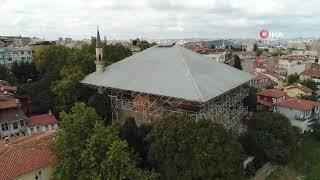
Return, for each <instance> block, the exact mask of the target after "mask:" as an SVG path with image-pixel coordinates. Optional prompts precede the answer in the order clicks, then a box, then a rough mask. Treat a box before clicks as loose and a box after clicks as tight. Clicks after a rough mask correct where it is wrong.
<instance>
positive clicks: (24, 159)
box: [0, 133, 55, 180]
mask: <svg viewBox="0 0 320 180" xmlns="http://www.w3.org/2000/svg"><path fill="white" fill-rule="evenodd" d="M51 140H52V134H49V133H38V134H34V135H31V136H20V137H17V138H11V139H10V143H8V144H7V145H5V142H4V140H2V141H0V153H1V154H0V180H8V179H13V178H15V177H19V176H21V175H24V174H27V173H30V172H32V171H35V170H38V169H41V168H43V167H46V166H49V165H52V164H53V163H54V161H55V157H54V155H53V154H52V153H51V152H50V151H49V150H48V149H46V147H45V146H44V145H46V144H48V143H49V142H50V141H51ZM11 141H13V142H14V143H11Z"/></svg>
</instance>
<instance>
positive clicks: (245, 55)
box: [235, 51, 257, 60]
mask: <svg viewBox="0 0 320 180" xmlns="http://www.w3.org/2000/svg"><path fill="white" fill-rule="evenodd" d="M235 54H236V55H238V56H239V58H240V59H242V60H254V59H255V58H256V57H257V55H256V52H254V51H240V52H235Z"/></svg>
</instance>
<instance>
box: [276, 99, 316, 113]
mask: <svg viewBox="0 0 320 180" xmlns="http://www.w3.org/2000/svg"><path fill="white" fill-rule="evenodd" d="M274 105H275V106H282V107H288V108H293V109H300V110H310V109H312V108H314V107H316V106H320V103H319V102H315V101H309V100H305V99H298V98H291V99H287V100H285V101H282V102H277V103H275V104H274Z"/></svg>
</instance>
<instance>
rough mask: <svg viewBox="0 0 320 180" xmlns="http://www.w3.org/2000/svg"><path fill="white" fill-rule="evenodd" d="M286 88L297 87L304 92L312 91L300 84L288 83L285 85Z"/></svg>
mask: <svg viewBox="0 0 320 180" xmlns="http://www.w3.org/2000/svg"><path fill="white" fill-rule="evenodd" d="M286 88H287V89H292V88H298V89H300V90H301V91H303V92H305V93H312V92H313V90H312V89H310V88H308V87H306V86H304V85H302V84H290V85H288V86H286Z"/></svg>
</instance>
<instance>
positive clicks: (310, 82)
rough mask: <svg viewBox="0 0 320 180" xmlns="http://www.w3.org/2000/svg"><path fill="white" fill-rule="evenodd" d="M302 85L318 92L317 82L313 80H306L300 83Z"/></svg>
mask: <svg viewBox="0 0 320 180" xmlns="http://www.w3.org/2000/svg"><path fill="white" fill-rule="evenodd" d="M300 83H301V84H302V85H304V86H307V87H308V88H310V89H312V90H314V91H316V90H317V89H318V85H317V82H315V81H314V80H313V79H309V78H308V79H304V80H302V81H300Z"/></svg>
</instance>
